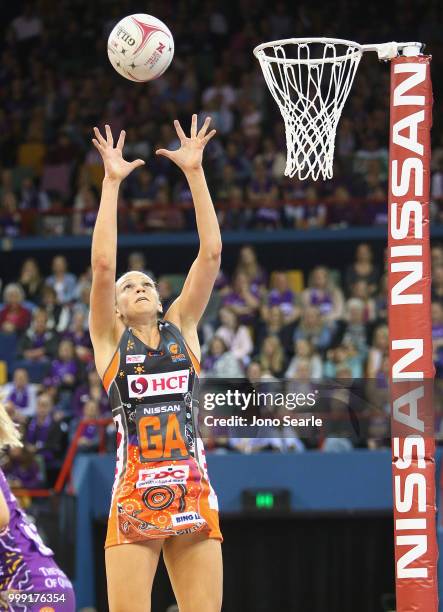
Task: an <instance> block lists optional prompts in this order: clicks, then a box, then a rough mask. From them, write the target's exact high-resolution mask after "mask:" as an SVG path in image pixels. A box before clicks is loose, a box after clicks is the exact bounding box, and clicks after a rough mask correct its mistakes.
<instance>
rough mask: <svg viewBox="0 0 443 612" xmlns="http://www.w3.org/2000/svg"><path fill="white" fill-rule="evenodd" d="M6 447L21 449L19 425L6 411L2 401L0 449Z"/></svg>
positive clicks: (0, 403) (0, 408)
mask: <svg viewBox="0 0 443 612" xmlns="http://www.w3.org/2000/svg"><path fill="white" fill-rule="evenodd" d="M5 446H11V447H21V446H23V443H22V441H21V440H20V432H19V430H18V428H17V425H16V424H15V423H14V421H13V420H12V419H11V417H10V416H9V414H8V413H7V411H6V408H5V405H4V404H3V402H1V401H0V449H3V448H4V447H5Z"/></svg>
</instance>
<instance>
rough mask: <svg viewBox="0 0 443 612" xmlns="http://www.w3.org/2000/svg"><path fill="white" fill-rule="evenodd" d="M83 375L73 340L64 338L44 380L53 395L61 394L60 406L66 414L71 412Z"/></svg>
mask: <svg viewBox="0 0 443 612" xmlns="http://www.w3.org/2000/svg"><path fill="white" fill-rule="evenodd" d="M80 377H81V370H80V364H79V362H78V360H77V358H76V355H75V350H74V344H73V343H72V340H68V339H66V338H64V339H62V340H61V342H60V344H59V345H58V350H57V357H56V358H55V359H53V361H52V362H51V367H50V369H49V374H48V376H47V377H46V378H45V380H44V381H43V384H44V385H45V386H46V387H48V392H50V393H51V395H52V397H56V395H57V394H58V395H59V398H60V404H61V406H60V408H61V410H62V412H63V413H64V414H69V412H70V400H71V396H72V393H73V391H74V390H75V387H76V385H77V384H78V382H79V380H80Z"/></svg>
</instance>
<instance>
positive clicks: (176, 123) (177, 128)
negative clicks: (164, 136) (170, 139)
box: [174, 119, 186, 142]
mask: <svg viewBox="0 0 443 612" xmlns="http://www.w3.org/2000/svg"><path fill="white" fill-rule="evenodd" d="M174 127H175V131H176V132H177V136H178V137H179V138H180V142H183V140H186V134H185V133H184V131H183V128H182V126H181V125H180V121H179V120H178V119H176V120H175V121H174Z"/></svg>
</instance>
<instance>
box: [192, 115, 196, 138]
mask: <svg viewBox="0 0 443 612" xmlns="http://www.w3.org/2000/svg"><path fill="white" fill-rule="evenodd" d="M196 136H197V115H196V114H195V113H194V114H193V115H192V120H191V138H195V137H196Z"/></svg>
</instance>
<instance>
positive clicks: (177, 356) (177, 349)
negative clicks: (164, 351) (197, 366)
mask: <svg viewBox="0 0 443 612" xmlns="http://www.w3.org/2000/svg"><path fill="white" fill-rule="evenodd" d="M168 351H169V354H170V355H171V360H172V361H173V363H177V361H186V355H185V354H184V353H183V351H182V348H181V346H180V345H179V344H177V342H170V343H169V344H168Z"/></svg>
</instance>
